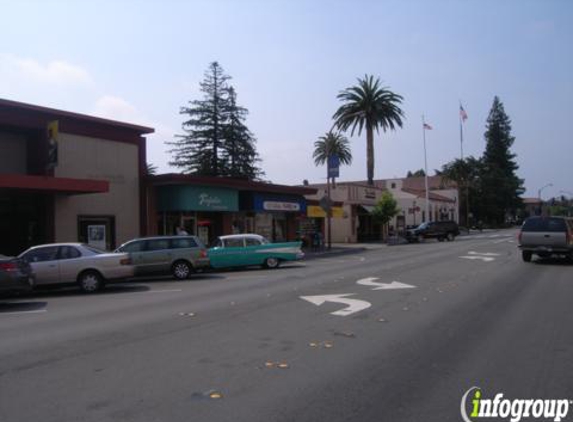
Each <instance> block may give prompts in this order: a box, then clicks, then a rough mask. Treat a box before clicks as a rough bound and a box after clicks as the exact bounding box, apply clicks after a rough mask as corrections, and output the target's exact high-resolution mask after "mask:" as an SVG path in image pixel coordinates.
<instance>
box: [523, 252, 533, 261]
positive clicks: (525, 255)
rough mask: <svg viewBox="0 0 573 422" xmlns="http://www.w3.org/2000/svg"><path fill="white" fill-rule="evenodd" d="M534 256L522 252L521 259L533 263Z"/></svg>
mask: <svg viewBox="0 0 573 422" xmlns="http://www.w3.org/2000/svg"><path fill="white" fill-rule="evenodd" d="M532 255H533V254H532V253H531V252H529V251H521V258H522V259H523V261H524V262H531V256H532Z"/></svg>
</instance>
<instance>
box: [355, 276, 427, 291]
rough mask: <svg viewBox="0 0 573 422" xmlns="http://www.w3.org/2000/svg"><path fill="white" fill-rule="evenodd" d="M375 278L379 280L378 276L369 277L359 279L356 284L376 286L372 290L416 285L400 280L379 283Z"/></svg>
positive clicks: (410, 287)
mask: <svg viewBox="0 0 573 422" xmlns="http://www.w3.org/2000/svg"><path fill="white" fill-rule="evenodd" d="M375 280H379V278H378V277H368V278H363V279H361V280H358V281H357V282H356V284H360V285H362V286H374V287H375V288H374V289H372V290H394V289H415V288H416V286H412V285H410V284H406V283H400V282H399V281H393V282H392V283H377V282H376V281H375Z"/></svg>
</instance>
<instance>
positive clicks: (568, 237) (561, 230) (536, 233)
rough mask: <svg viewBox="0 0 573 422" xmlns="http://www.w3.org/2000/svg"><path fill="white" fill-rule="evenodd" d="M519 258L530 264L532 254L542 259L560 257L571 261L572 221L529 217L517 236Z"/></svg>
mask: <svg viewBox="0 0 573 422" xmlns="http://www.w3.org/2000/svg"><path fill="white" fill-rule="evenodd" d="M518 240H519V248H520V249H521V256H522V258H523V260H524V261H525V262H530V261H531V258H532V256H533V254H535V255H537V256H540V257H542V258H547V257H549V256H551V255H561V256H565V257H568V258H570V259H573V219H571V218H567V217H529V218H528V219H527V220H525V221H524V222H523V226H521V231H520V232H519V236H518Z"/></svg>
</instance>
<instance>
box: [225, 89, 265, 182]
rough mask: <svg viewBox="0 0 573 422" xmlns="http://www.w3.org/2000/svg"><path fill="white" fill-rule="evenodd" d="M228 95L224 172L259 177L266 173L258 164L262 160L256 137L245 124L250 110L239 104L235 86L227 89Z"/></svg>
mask: <svg viewBox="0 0 573 422" xmlns="http://www.w3.org/2000/svg"><path fill="white" fill-rule="evenodd" d="M227 96H228V101H227V109H226V110H225V124H224V130H223V136H224V139H225V144H224V149H223V154H222V158H223V160H224V162H225V164H226V167H225V172H224V174H225V175H227V176H231V177H236V178H244V179H248V180H254V179H259V178H260V176H262V175H263V174H264V173H263V172H262V170H261V169H260V168H258V167H257V165H256V163H257V162H260V161H261V160H260V158H259V155H258V153H257V151H256V149H255V143H256V139H255V137H254V136H253V134H252V133H251V131H250V130H249V129H248V128H247V126H245V124H244V121H245V119H246V116H247V114H248V110H247V109H246V108H244V107H240V106H238V105H237V93H236V92H235V89H234V88H233V87H229V88H228V89H227Z"/></svg>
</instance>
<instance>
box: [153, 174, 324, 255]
mask: <svg viewBox="0 0 573 422" xmlns="http://www.w3.org/2000/svg"><path fill="white" fill-rule="evenodd" d="M314 191H315V190H314V189H309V188H298V187H291V186H284V185H274V184H269V183H263V182H253V181H247V180H239V179H227V178H217V177H201V176H191V175H182V174H163V175H157V176H151V177H149V178H148V183H147V203H148V215H149V216H150V218H149V219H148V230H149V232H150V233H154V234H175V233H177V231H178V228H184V229H185V232H187V233H189V234H194V235H197V236H199V237H200V238H201V239H202V240H203V242H205V243H206V244H210V243H211V242H212V241H213V240H214V239H215V238H216V237H217V236H221V235H226V234H237V233H257V234H260V235H262V236H265V237H267V238H268V239H269V240H271V241H274V242H278V241H287V240H295V239H296V238H297V227H298V220H299V219H300V218H301V216H304V215H305V214H306V200H305V199H304V196H303V195H304V194H307V193H309V192H314Z"/></svg>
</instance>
